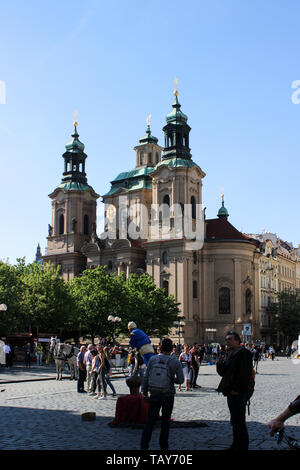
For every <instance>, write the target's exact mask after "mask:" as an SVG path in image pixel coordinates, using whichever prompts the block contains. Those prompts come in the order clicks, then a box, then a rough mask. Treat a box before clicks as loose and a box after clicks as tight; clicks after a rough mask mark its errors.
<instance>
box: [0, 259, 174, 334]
mask: <svg viewBox="0 0 300 470" xmlns="http://www.w3.org/2000/svg"><path fill="white" fill-rule="evenodd" d="M0 303H5V304H6V305H7V312H1V313H0V332H1V335H7V334H9V333H12V332H17V331H18V332H21V331H28V330H29V329H30V330H32V331H35V332H38V331H39V332H51V333H53V332H55V333H58V332H59V333H62V334H63V336H65V335H66V334H67V333H66V332H67V331H72V332H73V333H74V332H75V331H77V332H80V333H82V334H88V335H90V336H91V337H92V339H94V338H95V336H96V335H99V336H102V337H112V336H113V331H114V328H115V333H116V335H118V334H124V335H126V336H127V335H128V329H127V324H128V322H129V321H134V322H135V323H136V324H137V325H138V328H141V329H143V330H144V331H145V332H146V333H147V334H148V335H150V336H158V337H161V336H163V335H167V334H168V331H169V328H170V327H171V326H173V322H174V321H175V320H177V317H178V313H179V308H178V305H179V304H178V303H177V302H176V301H175V299H174V297H173V296H166V294H165V291H164V289H161V288H157V287H156V285H155V284H154V282H153V280H152V278H151V277H150V276H148V275H142V276H138V275H136V274H132V275H131V276H130V277H129V278H128V279H126V277H125V275H124V273H121V274H120V275H119V276H117V275H116V274H115V273H110V272H108V271H107V268H106V267H105V266H100V267H97V268H95V269H89V270H86V271H84V272H83V273H82V274H81V275H80V276H78V277H76V278H75V279H73V280H72V281H70V282H64V281H63V279H62V278H61V276H60V269H54V268H53V266H52V265H51V264H44V265H40V264H37V263H32V264H28V265H26V263H25V259H19V260H17V264H16V265H15V266H11V265H9V264H8V263H4V262H0ZM109 315H112V316H114V317H116V316H118V317H120V318H121V319H122V322H120V323H115V325H113V324H112V323H111V322H109V321H108V316H109ZM63 332H64V333H65V335H64V333H63ZM74 336H75V333H74V334H73V337H74Z"/></svg>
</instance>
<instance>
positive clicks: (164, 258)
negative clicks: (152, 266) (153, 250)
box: [162, 251, 169, 265]
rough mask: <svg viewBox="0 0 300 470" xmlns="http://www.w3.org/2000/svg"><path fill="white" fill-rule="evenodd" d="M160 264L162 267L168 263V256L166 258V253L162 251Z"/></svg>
mask: <svg viewBox="0 0 300 470" xmlns="http://www.w3.org/2000/svg"><path fill="white" fill-rule="evenodd" d="M162 262H163V264H164V265H166V264H168V262H169V256H168V252H167V251H164V252H163V254H162Z"/></svg>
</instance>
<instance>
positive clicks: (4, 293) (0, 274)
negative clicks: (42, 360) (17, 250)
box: [0, 261, 26, 336]
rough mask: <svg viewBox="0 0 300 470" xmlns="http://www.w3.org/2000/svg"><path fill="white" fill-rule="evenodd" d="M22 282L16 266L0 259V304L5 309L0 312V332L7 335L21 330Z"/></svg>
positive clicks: (23, 319)
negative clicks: (5, 308)
mask: <svg viewBox="0 0 300 470" xmlns="http://www.w3.org/2000/svg"><path fill="white" fill-rule="evenodd" d="M22 296H23V282H22V278H21V276H20V272H19V271H18V269H17V268H16V266H11V265H10V264H8V263H5V262H2V261H0V304H5V305H6V306H7V311H4V312H0V334H1V335H2V336H3V335H8V334H12V333H15V332H18V331H22V330H23V328H24V326H25V323H26V321H25V315H24V311H23V309H22Z"/></svg>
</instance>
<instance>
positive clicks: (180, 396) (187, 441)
mask: <svg viewBox="0 0 300 470" xmlns="http://www.w3.org/2000/svg"><path fill="white" fill-rule="evenodd" d="M258 372H259V373H258V374H257V376H256V387H255V393H254V396H253V398H252V400H251V409H250V412H251V414H250V416H247V423H248V431H249V438H250V450H251V449H252V450H272V449H278V446H277V443H276V441H275V439H274V438H273V437H270V436H269V433H268V427H267V422H268V421H269V420H270V419H272V418H273V417H275V416H277V415H278V414H279V413H280V412H281V411H282V410H283V409H284V408H286V406H287V405H288V404H289V403H290V402H291V401H292V400H293V399H294V398H295V397H296V396H297V395H298V394H300V380H299V378H300V364H298V365H297V364H293V363H292V361H291V360H290V359H286V358H285V357H280V358H277V359H276V360H275V361H271V360H270V359H267V360H265V361H262V362H260V363H259V369H258ZM54 378H55V371H54V369H53V368H49V367H48V368H46V367H32V368H31V369H30V370H29V369H27V370H26V369H25V368H24V367H20V366H18V365H16V366H15V367H13V368H12V369H10V370H7V369H5V368H3V367H2V368H1V369H0V390H3V389H5V391H3V392H1V393H0V417H1V418H0V422H1V429H2V432H1V433H0V449H1V450H14V449H19V450H25V449H26V450H75V449H76V450H116V449H120V450H138V449H139V442H140V436H141V432H142V431H141V429H132V428H119V427H114V428H112V427H110V426H109V425H108V423H109V422H110V421H112V420H113V418H114V415H115V406H116V400H117V398H113V397H112V395H111V392H110V389H108V393H109V396H108V399H107V400H106V401H105V400H95V399H93V398H92V397H89V396H87V394H78V393H77V391H76V382H74V381H70V380H69V378H68V374H67V373H65V375H64V379H63V380H62V381H56V380H54ZM219 381H220V377H219V376H218V375H217V373H216V369H215V366H213V365H203V366H201V369H200V374H199V377H198V384H199V385H201V387H202V388H201V389H198V390H197V391H192V392H186V391H185V390H184V389H183V391H182V392H178V393H177V394H176V398H175V405H174V411H173V418H174V420H178V421H188V420H200V421H201V422H202V423H205V424H207V426H206V427H196V428H174V429H171V431H170V438H169V449H170V450H222V449H225V448H226V447H229V445H230V444H231V442H232V441H231V437H232V432H231V425H230V423H229V412H228V408H227V403H226V398H225V397H223V396H222V395H220V394H218V393H217V392H216V388H217V386H218V383H219ZM113 382H114V386H115V388H116V391H117V393H118V394H119V395H124V394H127V393H128V388H127V386H126V383H125V379H124V377H121V376H118V377H114V378H113ZM89 411H95V412H96V420H95V421H91V422H86V421H82V419H81V414H82V413H84V412H89ZM287 424H288V425H287V431H288V434H289V435H292V436H293V437H295V438H296V439H299V440H300V427H299V426H300V415H298V416H297V415H296V416H293V417H291V418H290V419H289V420H288V422H287ZM89 436H90V438H89ZM158 441H159V428H158V427H157V428H155V429H154V431H153V435H152V441H151V446H150V450H158V449H159V446H158ZM283 448H284V447H283Z"/></svg>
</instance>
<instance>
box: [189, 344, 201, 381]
mask: <svg viewBox="0 0 300 470" xmlns="http://www.w3.org/2000/svg"><path fill="white" fill-rule="evenodd" d="M198 347H199V345H198V343H194V345H193V347H192V349H191V350H190V353H191V356H192V379H191V387H192V389H196V388H201V387H200V385H197V377H198V374H199V368H200V361H199V350H198Z"/></svg>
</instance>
